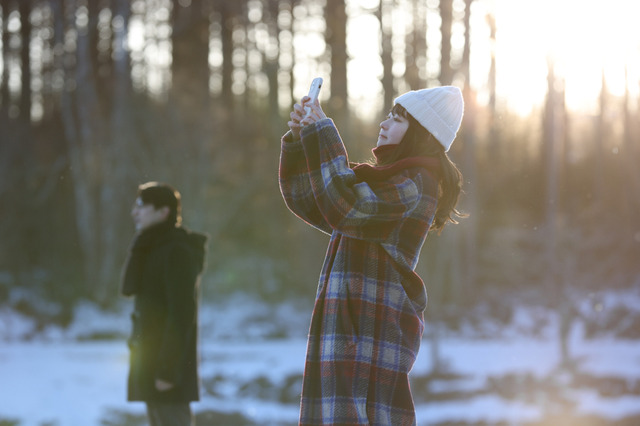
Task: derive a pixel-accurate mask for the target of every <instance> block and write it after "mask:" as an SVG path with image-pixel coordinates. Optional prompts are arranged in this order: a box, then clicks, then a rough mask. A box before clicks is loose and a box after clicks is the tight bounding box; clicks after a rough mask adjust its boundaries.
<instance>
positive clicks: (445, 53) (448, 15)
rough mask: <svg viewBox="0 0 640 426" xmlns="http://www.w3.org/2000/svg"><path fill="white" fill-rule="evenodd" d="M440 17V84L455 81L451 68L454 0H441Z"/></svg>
mask: <svg viewBox="0 0 640 426" xmlns="http://www.w3.org/2000/svg"><path fill="white" fill-rule="evenodd" d="M440 17H441V18H442V28H441V29H440V30H441V32H442V48H441V53H440V54H441V56H440V84H442V85H448V84H451V83H452V82H453V69H452V68H451V31H452V27H453V0H440Z"/></svg>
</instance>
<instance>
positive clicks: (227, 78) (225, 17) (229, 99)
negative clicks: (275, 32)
mask: <svg viewBox="0 0 640 426" xmlns="http://www.w3.org/2000/svg"><path fill="white" fill-rule="evenodd" d="M215 7H216V9H217V10H218V12H220V20H221V25H222V29H221V32H220V38H221V42H222V61H223V62H222V104H223V107H224V108H225V109H228V110H229V111H233V107H234V99H233V91H232V90H231V87H232V85H233V62H232V60H231V58H232V57H233V26H234V20H235V18H236V7H237V3H236V2H230V1H228V0H216V2H215Z"/></svg>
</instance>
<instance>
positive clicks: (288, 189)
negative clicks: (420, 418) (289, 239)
mask: <svg viewBox="0 0 640 426" xmlns="http://www.w3.org/2000/svg"><path fill="white" fill-rule="evenodd" d="M279 182H280V190H281V192H282V195H283V197H284V200H285V202H286V204H287V206H288V207H289V209H290V210H291V211H292V212H293V213H294V214H296V215H297V216H298V217H300V218H301V219H302V220H304V221H305V222H307V223H309V224H310V225H312V226H313V227H315V228H317V229H319V230H321V231H323V232H325V233H327V234H330V235H331V239H330V242H329V248H328V250H327V254H326V258H325V261H324V265H323V267H322V272H321V276H320V281H319V284H318V289H317V294H316V301H315V306H314V310H313V314H312V318H311V326H310V330H309V340H308V344H307V357H306V364H305V371H304V379H303V385H302V399H301V407H300V424H358V425H367V424H376V425H412V424H415V423H416V420H415V410H414V406H413V400H412V397H411V390H410V387H409V378H408V373H409V371H410V370H411V368H412V366H413V364H414V362H415V359H416V356H417V354H418V349H419V347H420V340H421V337H422V332H423V329H424V320H423V311H424V309H425V307H426V303H427V294H426V291H425V288H424V284H423V282H422V280H421V279H420V277H418V275H417V274H416V273H415V271H414V269H415V267H416V264H417V262H418V256H419V253H420V249H421V248H422V245H423V243H424V241H425V238H426V236H427V232H428V230H429V227H430V225H431V222H432V220H433V217H434V214H435V208H436V194H437V188H438V184H437V182H436V180H435V179H434V178H433V177H432V176H431V175H430V174H429V173H428V172H427V170H426V169H424V168H420V167H414V168H409V169H405V170H402V171H401V172H399V173H398V174H397V175H394V176H392V177H391V178H389V179H387V180H386V181H382V182H373V183H367V182H359V183H358V182H357V179H356V176H355V174H354V172H353V170H351V169H350V168H349V165H348V158H347V153H346V150H345V147H344V144H343V143H342V140H341V138H340V135H339V133H338V131H337V129H336V127H335V126H334V124H333V121H332V120H331V119H329V118H326V119H323V120H320V121H318V122H316V123H314V124H312V125H310V126H307V127H305V128H304V129H303V131H302V135H301V140H300V141H293V140H292V137H291V133H287V134H286V135H285V136H284V137H283V140H282V151H281V156H280V180H279Z"/></svg>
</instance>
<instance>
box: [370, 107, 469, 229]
mask: <svg viewBox="0 0 640 426" xmlns="http://www.w3.org/2000/svg"><path fill="white" fill-rule="evenodd" d="M391 114H393V115H399V116H401V117H404V118H406V119H407V120H409V128H408V130H407V133H405V135H404V137H403V138H402V141H401V142H400V144H399V145H398V148H397V149H396V150H394V152H393V155H392V156H390V158H388V159H385V161H384V163H377V165H378V166H383V165H385V164H391V163H395V162H396V161H398V160H401V159H403V158H408V157H421V156H426V157H436V158H438V159H440V182H439V185H438V205H437V207H436V214H435V217H434V219H433V223H432V224H431V229H432V230H434V231H436V232H438V234H439V233H440V232H442V230H443V229H444V226H445V225H446V224H447V223H449V222H451V223H458V221H457V220H456V217H457V218H463V217H466V216H467V215H466V214H464V213H461V212H459V211H458V210H457V209H456V205H457V204H458V199H459V198H460V192H461V191H462V182H463V179H462V173H461V172H460V170H459V169H458V167H457V166H456V165H455V164H454V163H453V161H451V159H450V158H449V156H448V155H447V153H446V152H445V150H444V147H443V146H442V145H441V144H440V142H438V141H437V139H436V138H435V137H434V136H433V135H432V134H431V133H430V132H429V131H428V130H427V129H425V128H424V127H422V125H421V124H420V123H418V121H417V120H416V119H415V118H413V117H412V116H411V114H409V113H408V112H407V110H406V109H405V108H404V107H403V106H402V105H400V104H395V105H394V106H393V108H392V109H391Z"/></svg>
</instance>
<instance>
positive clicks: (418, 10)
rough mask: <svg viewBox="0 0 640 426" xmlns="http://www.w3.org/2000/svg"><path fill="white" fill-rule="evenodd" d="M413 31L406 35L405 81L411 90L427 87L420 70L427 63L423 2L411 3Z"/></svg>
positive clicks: (424, 7) (424, 8)
mask: <svg viewBox="0 0 640 426" xmlns="http://www.w3.org/2000/svg"><path fill="white" fill-rule="evenodd" d="M411 8H412V12H413V13H412V15H413V31H411V32H410V33H407V35H406V43H405V44H406V51H405V67H406V72H405V80H406V82H407V84H408V85H409V88H410V89H411V90H418V89H422V88H424V87H425V79H424V78H422V77H421V76H420V70H421V69H423V70H424V68H425V65H426V63H427V58H426V56H427V5H426V2H424V1H422V0H413V1H412V2H411Z"/></svg>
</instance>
